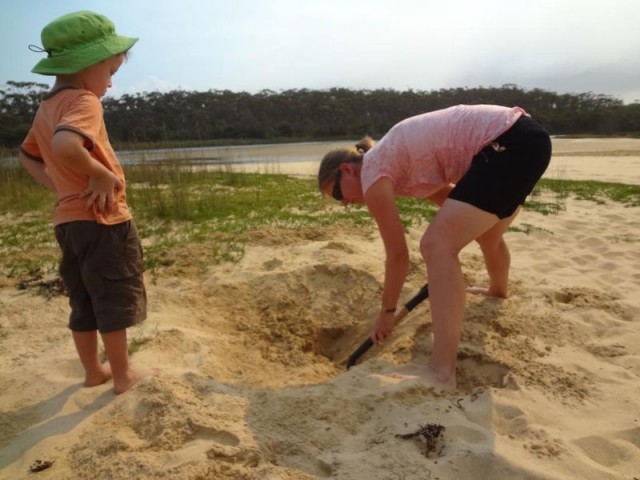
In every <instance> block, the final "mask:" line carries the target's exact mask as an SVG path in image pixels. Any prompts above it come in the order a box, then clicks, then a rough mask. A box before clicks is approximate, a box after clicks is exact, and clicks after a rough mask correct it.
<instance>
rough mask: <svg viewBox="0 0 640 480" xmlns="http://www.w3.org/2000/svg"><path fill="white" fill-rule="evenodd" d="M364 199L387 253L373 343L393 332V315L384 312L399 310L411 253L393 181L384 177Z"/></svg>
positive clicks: (369, 190)
mask: <svg viewBox="0 0 640 480" xmlns="http://www.w3.org/2000/svg"><path fill="white" fill-rule="evenodd" d="M364 200H365V203H366V205H367V208H368V209H369V212H371V215H373V218H374V219H375V221H376V223H377V225H378V230H379V231H380V236H381V237H382V241H383V243H384V248H385V252H386V260H385V273H384V289H383V292H382V305H381V313H380V315H379V316H378V319H377V320H376V322H375V323H374V327H373V331H372V334H371V336H372V339H373V340H374V341H376V342H380V341H382V340H383V339H384V338H385V337H387V336H388V335H389V333H391V330H392V329H393V318H394V315H393V312H385V310H387V309H392V308H395V307H397V304H398V299H399V298H400V292H401V291H402V286H403V285H404V281H405V279H406V277H407V272H408V271H409V250H408V248H407V241H406V238H405V233H404V227H403V225H402V221H401V220H400V215H399V213H398V208H397V206H396V202H395V194H394V193H393V183H392V182H391V180H390V179H389V178H387V177H383V178H381V179H379V180H378V181H376V182H375V183H374V184H373V185H372V186H371V187H369V189H368V190H367V192H366V194H365V196H364Z"/></svg>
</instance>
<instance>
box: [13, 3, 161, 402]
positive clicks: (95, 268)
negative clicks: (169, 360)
mask: <svg viewBox="0 0 640 480" xmlns="http://www.w3.org/2000/svg"><path fill="white" fill-rule="evenodd" d="M41 39H42V45H43V49H42V51H43V52H46V53H47V57H46V58H43V59H42V60H40V61H39V62H38V63H37V64H36V66H35V67H34V68H33V69H32V71H33V72H34V73H39V74H42V75H55V76H56V81H55V83H54V85H53V88H52V90H51V91H50V92H49V93H48V95H47V96H46V97H45V98H44V99H43V100H42V102H41V104H40V106H39V108H38V111H37V113H36V116H35V119H34V121H33V125H32V126H31V130H30V131H29V133H28V134H27V137H26V139H25V140H24V142H23V143H22V148H21V153H20V162H21V163H22V165H23V166H24V167H25V168H26V169H27V170H28V171H29V173H30V174H31V175H32V176H33V177H34V179H35V180H36V181H38V182H39V183H41V184H43V185H44V186H45V187H47V188H48V189H49V190H51V191H52V192H54V193H55V194H56V197H57V202H56V206H55V211H54V215H53V224H54V231H55V236H56V239H57V241H58V244H59V245H60V248H61V250H62V260H61V262H60V274H61V276H62V279H63V280H64V283H65V286H66V287H67V290H68V292H69V304H70V306H71V314H70V316H69V328H70V329H71V332H72V335H73V340H74V343H75V346H76V350H77V352H78V355H79V357H80V361H81V362H82V365H83V367H84V370H85V381H84V385H85V386H87V387H92V386H96V385H101V384H103V383H104V382H106V381H107V380H108V379H109V378H111V377H113V390H114V392H115V393H116V394H120V393H123V392H125V391H127V390H128V389H129V388H131V386H133V385H134V384H135V383H136V382H137V381H139V380H140V379H142V378H143V377H145V376H147V375H150V374H152V373H155V371H154V370H138V369H134V368H132V366H131V365H130V363H129V355H128V352H127V330H126V329H127V327H130V326H132V325H135V324H137V323H139V322H142V321H143V320H144V319H145V318H146V301H147V300H146V291H145V286H144V282H143V263H142V247H141V244H140V239H139V237H138V232H137V230H136V226H135V224H134V222H133V220H132V217H131V213H130V212H129V209H128V207H127V202H126V196H125V179H124V172H123V170H122V166H121V165H120V163H119V162H118V159H117V158H116V155H115V153H114V151H113V148H112V147H111V145H110V143H109V139H108V137H107V131H106V129H105V124H104V119H103V110H102V104H101V103H100V98H101V97H102V96H103V95H104V94H105V93H106V91H107V89H108V88H109V87H110V86H111V77H112V76H113V75H114V74H115V73H116V72H117V71H118V69H119V68H120V66H121V65H122V63H123V62H124V61H125V59H126V55H127V52H128V50H129V49H130V48H131V47H132V46H133V44H134V43H136V41H137V40H138V39H137V38H128V37H123V36H120V35H118V34H117V33H116V31H115V26H114V24H113V22H111V20H109V19H108V18H107V17H105V16H103V15H100V14H97V13H94V12H89V11H79V12H74V13H70V14H67V15H64V16H62V17H60V18H57V19H56V20H54V21H52V22H51V23H49V24H48V25H47V26H45V27H44V29H43V30H42V35H41ZM98 331H99V332H100V335H101V337H102V341H103V343H104V347H105V350H106V353H107V359H108V361H107V362H105V363H104V364H102V363H101V362H100V359H99V356H98V335H97V332H98Z"/></svg>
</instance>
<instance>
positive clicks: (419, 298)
mask: <svg viewBox="0 0 640 480" xmlns="http://www.w3.org/2000/svg"><path fill="white" fill-rule="evenodd" d="M428 297H429V284H427V283H425V284H424V286H423V287H422V288H421V289H420V291H419V292H418V293H416V294H415V295H414V296H413V297H412V298H411V300H409V301H408V302H407V303H405V304H404V307H402V309H401V310H400V311H399V312H398V313H396V316H395V319H394V325H398V324H399V323H400V322H401V321H402V320H403V319H404V317H406V316H407V315H408V314H409V312H410V311H411V310H413V309H414V308H416V307H417V306H418V305H420V304H421V303H422V302H423V301H424V300H425V299H427V298H428ZM372 346H373V340H371V337H367V339H366V340H365V341H364V342H362V344H361V345H360V346H359V347H358V348H357V349H356V350H355V351H354V352H353V353H352V354H351V355H350V356H349V359H348V360H347V370H349V369H350V368H351V367H353V366H354V365H355V364H356V362H357V361H358V359H359V358H360V357H361V356H362V355H364V354H365V353H366V352H367V350H369V349H370V348H371V347H372Z"/></svg>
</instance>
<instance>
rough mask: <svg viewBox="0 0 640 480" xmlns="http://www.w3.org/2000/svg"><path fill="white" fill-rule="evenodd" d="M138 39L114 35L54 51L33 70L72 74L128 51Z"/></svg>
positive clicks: (42, 72)
mask: <svg viewBox="0 0 640 480" xmlns="http://www.w3.org/2000/svg"><path fill="white" fill-rule="evenodd" d="M137 41H138V39H137V38H132V37H123V36H122V35H113V36H110V37H108V38H106V39H102V40H101V41H99V42H96V43H92V44H90V45H87V46H84V47H83V48H74V49H69V50H64V51H62V52H60V53H56V52H53V54H52V55H51V56H50V57H47V58H43V59H42V60H40V61H39V62H38V63H36V65H35V67H33V68H32V69H31V71H32V72H33V73H39V74H41V75H71V74H74V73H78V72H80V71H82V70H84V69H85V68H89V67H90V66H92V65H95V64H96V63H100V62H101V61H103V60H106V59H107V58H109V57H112V56H114V55H119V54H121V53H124V52H126V51H127V50H129V49H130V48H131V47H133V45H134V44H135V43H136V42H137Z"/></svg>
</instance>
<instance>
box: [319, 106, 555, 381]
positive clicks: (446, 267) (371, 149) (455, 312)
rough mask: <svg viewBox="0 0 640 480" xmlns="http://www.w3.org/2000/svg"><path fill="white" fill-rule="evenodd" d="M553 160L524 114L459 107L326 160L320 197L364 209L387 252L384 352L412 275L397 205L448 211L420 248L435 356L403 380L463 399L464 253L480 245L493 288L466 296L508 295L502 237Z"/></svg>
mask: <svg viewBox="0 0 640 480" xmlns="http://www.w3.org/2000/svg"><path fill="white" fill-rule="evenodd" d="M550 159H551V140H550V138H549V134H548V133H547V132H546V130H545V129H544V128H543V127H542V126H541V125H540V124H539V123H538V122H536V121H535V120H533V119H532V118H531V117H530V116H529V115H528V114H527V113H526V112H525V111H524V110H523V109H521V108H519V107H513V108H510V107H502V106H496V105H458V106H454V107H450V108H447V109H443V110H436V111H433V112H429V113H425V114H422V115H417V116H414V117H410V118H407V119H405V120H403V121H401V122H400V123H398V124H396V125H395V126H394V127H393V128H391V130H389V132H388V133H387V134H386V135H385V136H384V137H383V138H382V139H381V140H380V141H379V142H378V143H377V144H375V145H374V142H373V141H372V140H371V139H370V138H368V137H367V138H364V139H363V140H361V141H360V142H359V143H358V144H357V145H356V146H355V147H351V148H343V149H338V150H333V151H331V152H329V153H327V154H326V155H325V157H324V158H323V160H322V162H321V164H320V169H319V171H318V185H319V188H320V191H322V192H323V193H324V194H326V195H330V196H332V197H333V198H334V199H336V200H337V201H339V202H342V203H343V204H345V205H346V204H349V203H357V204H363V203H364V204H366V206H367V208H368V209H369V212H370V213H371V215H372V216H373V217H374V219H375V221H376V223H377V225H378V229H379V231H380V235H381V237H382V241H383V243H384V247H385V251H386V260H385V276H384V288H383V292H382V300H381V307H380V312H379V314H378V315H377V317H376V319H375V320H374V322H373V325H372V328H371V338H372V340H373V341H374V342H376V343H380V342H382V341H383V340H384V339H385V338H387V337H388V336H389V334H390V333H391V331H392V329H393V326H394V312H395V310H396V308H397V303H398V299H399V296H400V293H401V290H402V287H403V285H404V281H405V278H406V276H407V272H408V268H409V252H408V248H407V243H406V239H405V234H404V229H403V226H402V222H401V220H400V216H399V214H398V209H397V207H396V203H395V198H396V196H412V197H416V198H426V199H429V200H431V201H433V202H435V203H436V204H437V205H439V206H440V209H439V210H438V212H437V214H436V215H435V216H434V218H433V220H432V221H431V223H430V224H429V226H428V228H427V230H426V231H425V233H424V235H423V236H422V239H421V241H420V253H421V254H422V258H423V259H424V261H425V263H426V267H427V274H428V278H429V292H430V296H429V300H430V302H431V316H432V324H433V328H432V331H433V351H432V355H431V358H430V360H429V362H428V364H427V365H426V366H425V367H423V368H420V369H419V370H418V371H416V372H410V373H406V374H404V375H400V374H398V375H396V376H400V377H404V378H420V379H422V380H423V381H425V382H427V383H429V384H431V385H434V386H438V387H440V388H443V389H445V390H448V391H453V390H455V388H456V357H457V351H458V342H459V339H460V331H461V328H462V318H463V314H464V304H465V285H464V280H463V276H462V270H461V268H460V263H459V260H458V254H459V253H460V251H461V250H462V249H463V248H464V247H465V246H466V245H468V244H469V243H471V242H472V241H473V240H476V241H477V242H478V243H479V245H480V248H481V250H482V254H483V256H484V261H485V264H486V268H487V273H488V276H489V285H488V287H486V288H475V289H469V290H468V291H470V292H472V293H482V294H485V295H489V296H495V297H506V296H507V283H508V278H509V265H510V256H509V250H508V248H507V245H506V243H505V241H504V238H503V234H504V232H505V231H506V230H507V227H508V226H509V225H510V224H511V222H513V220H514V218H515V217H516V215H517V214H518V211H519V209H520V205H522V204H523V203H524V201H525V198H526V197H527V195H529V194H530V193H531V191H532V190H533V187H534V186H535V184H536V182H537V181H538V180H539V179H540V177H541V176H542V174H543V173H544V171H545V170H546V168H547V166H548V164H549V160H550Z"/></svg>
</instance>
